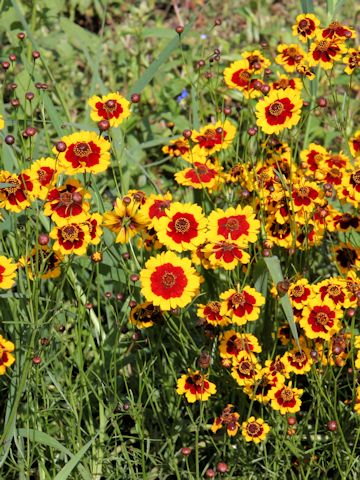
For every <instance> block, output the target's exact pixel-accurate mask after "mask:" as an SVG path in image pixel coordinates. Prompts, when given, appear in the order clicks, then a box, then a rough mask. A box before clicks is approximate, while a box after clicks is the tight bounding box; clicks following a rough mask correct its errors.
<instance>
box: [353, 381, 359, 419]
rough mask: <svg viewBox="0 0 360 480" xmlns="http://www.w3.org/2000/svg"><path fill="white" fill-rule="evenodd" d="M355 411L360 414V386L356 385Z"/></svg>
mask: <svg viewBox="0 0 360 480" xmlns="http://www.w3.org/2000/svg"><path fill="white" fill-rule="evenodd" d="M354 411H355V412H356V413H357V414H359V415H360V386H359V387H356V393H355V399H354Z"/></svg>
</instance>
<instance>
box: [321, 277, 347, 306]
mask: <svg viewBox="0 0 360 480" xmlns="http://www.w3.org/2000/svg"><path fill="white" fill-rule="evenodd" d="M313 288H314V291H315V293H317V294H318V295H319V296H320V298H321V300H322V301H323V302H324V303H326V302H327V300H328V299H330V300H331V301H332V302H334V303H335V305H337V306H340V307H342V308H350V307H351V306H352V304H353V302H351V300H350V295H349V292H348V291H347V288H346V280H345V279H344V278H341V277H336V278H328V279H326V280H323V281H322V282H319V283H317V284H316V285H314V287H313Z"/></svg>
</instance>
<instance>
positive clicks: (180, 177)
mask: <svg viewBox="0 0 360 480" xmlns="http://www.w3.org/2000/svg"><path fill="white" fill-rule="evenodd" d="M221 170H222V168H221V167H220V166H219V164H218V162H215V163H213V162H212V161H211V160H208V159H206V158H205V159H204V161H202V162H196V161H194V162H193V166H192V167H189V168H185V169H184V170H181V171H180V172H177V173H175V180H176V182H177V183H178V184H179V185H184V186H185V187H193V188H197V189H204V188H207V189H208V190H209V191H210V192H211V191H213V190H216V189H217V188H218V187H219V185H220V184H221V183H222V182H223V179H222V178H221V177H220V171H221Z"/></svg>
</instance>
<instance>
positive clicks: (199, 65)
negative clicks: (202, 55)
mask: <svg viewBox="0 0 360 480" xmlns="http://www.w3.org/2000/svg"><path fill="white" fill-rule="evenodd" d="M196 66H197V68H202V67H204V66H205V61H204V60H199V61H198V62H197V64H196Z"/></svg>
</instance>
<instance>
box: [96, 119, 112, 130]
mask: <svg viewBox="0 0 360 480" xmlns="http://www.w3.org/2000/svg"><path fill="white" fill-rule="evenodd" d="M98 127H99V130H100V131H101V132H106V130H109V128H110V122H109V120H100V122H98Z"/></svg>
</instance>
